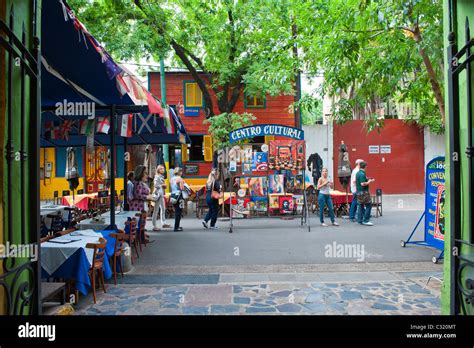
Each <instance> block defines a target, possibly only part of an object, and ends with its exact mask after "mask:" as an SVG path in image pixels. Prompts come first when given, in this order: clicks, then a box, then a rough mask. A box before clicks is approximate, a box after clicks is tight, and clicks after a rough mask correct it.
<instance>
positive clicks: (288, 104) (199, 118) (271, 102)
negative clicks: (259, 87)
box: [148, 72, 299, 184]
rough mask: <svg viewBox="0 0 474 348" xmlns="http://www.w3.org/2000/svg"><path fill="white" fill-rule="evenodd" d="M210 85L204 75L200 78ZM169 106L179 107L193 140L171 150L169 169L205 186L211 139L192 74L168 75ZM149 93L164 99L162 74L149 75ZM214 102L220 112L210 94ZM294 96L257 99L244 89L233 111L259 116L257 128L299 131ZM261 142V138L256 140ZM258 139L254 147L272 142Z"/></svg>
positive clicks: (171, 146) (215, 106) (209, 168)
mask: <svg viewBox="0 0 474 348" xmlns="http://www.w3.org/2000/svg"><path fill="white" fill-rule="evenodd" d="M201 76H202V77H203V79H204V81H206V83H209V80H208V79H207V77H206V75H205V74H202V75H201ZM165 81H166V102H167V103H168V104H169V105H176V106H177V110H178V113H179V116H180V117H181V120H182V121H183V123H184V126H185V128H186V130H187V132H188V134H189V135H190V137H191V141H192V143H191V144H189V145H183V146H177V145H170V146H169V163H170V168H173V167H176V166H179V167H182V168H184V177H185V178H186V181H187V182H188V183H189V184H202V183H204V182H205V180H206V178H207V176H208V175H209V172H210V171H211V168H212V153H213V151H212V139H211V137H210V136H209V135H208V127H209V126H208V125H207V124H205V123H204V120H205V119H206V115H205V108H204V101H203V97H202V93H201V91H200V89H199V87H198V85H197V83H196V82H195V81H194V79H193V77H192V76H191V74H190V73H187V72H167V73H166V74H165ZM148 84H149V86H148V87H149V90H150V92H151V93H153V94H154V95H161V85H160V73H157V72H156V73H155V72H150V73H149V74H148ZM210 95H211V99H212V102H213V105H214V108H215V112H216V113H218V111H217V98H216V95H215V93H214V92H213V91H210ZM293 102H294V96H293V95H278V96H275V97H272V96H268V95H266V96H256V95H248V94H247V93H246V92H245V88H244V90H243V92H241V95H240V96H239V99H238V101H237V103H236V105H235V107H234V109H233V112H237V113H244V112H247V113H251V114H253V115H255V116H256V120H255V121H253V123H254V124H282V125H285V126H291V127H296V126H297V125H298V124H299V122H298V120H297V116H296V115H295V112H294V109H293V106H292V104H293ZM257 138H258V137H257ZM257 138H255V139H253V141H254V142H255V143H263V142H268V141H269V138H268V137H267V138H266V139H265V138H264V137H262V138H258V139H257Z"/></svg>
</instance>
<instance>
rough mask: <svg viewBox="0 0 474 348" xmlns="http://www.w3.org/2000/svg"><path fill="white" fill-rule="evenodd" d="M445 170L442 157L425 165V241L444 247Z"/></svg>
mask: <svg viewBox="0 0 474 348" xmlns="http://www.w3.org/2000/svg"><path fill="white" fill-rule="evenodd" d="M444 205H445V172H444V157H437V158H434V159H433V160H431V161H430V162H429V163H428V164H427V165H426V188H425V242H426V243H428V244H429V245H431V246H433V247H435V248H438V249H440V250H443V249H444V231H445V218H444Z"/></svg>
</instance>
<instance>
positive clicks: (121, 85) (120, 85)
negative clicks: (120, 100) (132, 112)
mask: <svg viewBox="0 0 474 348" xmlns="http://www.w3.org/2000/svg"><path fill="white" fill-rule="evenodd" d="M116 84H117V89H118V91H119V93H120V95H121V96H124V95H125V94H127V93H129V92H130V89H129V88H128V86H127V84H126V82H125V81H124V79H123V77H122V74H119V75H117V79H116Z"/></svg>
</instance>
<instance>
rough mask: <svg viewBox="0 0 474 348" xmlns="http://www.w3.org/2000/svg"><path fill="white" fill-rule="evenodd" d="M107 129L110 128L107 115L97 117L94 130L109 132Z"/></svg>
mask: <svg viewBox="0 0 474 348" xmlns="http://www.w3.org/2000/svg"><path fill="white" fill-rule="evenodd" d="M109 129H110V120H109V117H99V119H98V120H97V127H96V132H97V133H104V134H107V133H109Z"/></svg>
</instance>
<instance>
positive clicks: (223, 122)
mask: <svg viewBox="0 0 474 348" xmlns="http://www.w3.org/2000/svg"><path fill="white" fill-rule="evenodd" d="M255 119H256V117H255V116H254V115H252V114H249V113H246V112H244V113H242V114H238V113H235V112H232V113H226V112H224V113H222V114H220V115H216V116H214V117H211V118H209V119H207V120H205V121H204V123H209V130H208V132H209V134H210V135H211V137H212V140H213V146H214V149H215V150H222V149H224V148H226V147H228V146H230V141H229V133H230V132H232V131H234V130H236V129H239V128H244V127H248V126H251V125H252V121H254V120H255Z"/></svg>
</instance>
